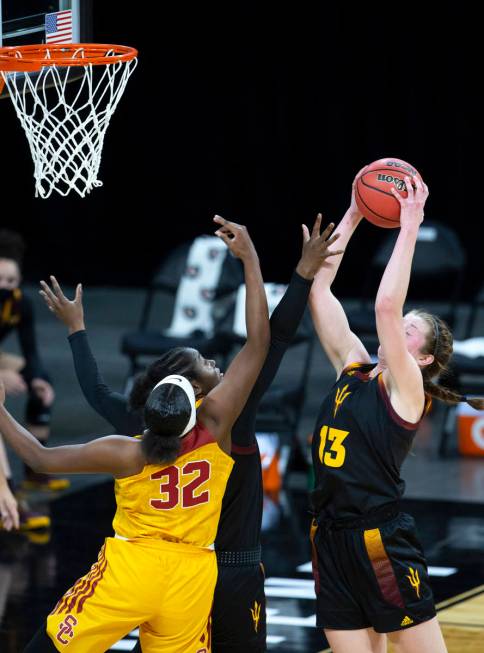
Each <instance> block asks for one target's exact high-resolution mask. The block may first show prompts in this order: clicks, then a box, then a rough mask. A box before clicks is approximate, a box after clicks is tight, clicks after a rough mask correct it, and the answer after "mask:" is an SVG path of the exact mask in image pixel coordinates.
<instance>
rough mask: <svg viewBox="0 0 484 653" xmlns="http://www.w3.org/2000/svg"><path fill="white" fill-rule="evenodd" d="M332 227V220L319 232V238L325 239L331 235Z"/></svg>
mask: <svg viewBox="0 0 484 653" xmlns="http://www.w3.org/2000/svg"><path fill="white" fill-rule="evenodd" d="M333 229H334V222H330V223H329V225H328V226H327V227H326V229H325V230H324V231H323V233H322V234H321V240H326V239H327V238H329V236H330V235H331V232H332V231H333Z"/></svg>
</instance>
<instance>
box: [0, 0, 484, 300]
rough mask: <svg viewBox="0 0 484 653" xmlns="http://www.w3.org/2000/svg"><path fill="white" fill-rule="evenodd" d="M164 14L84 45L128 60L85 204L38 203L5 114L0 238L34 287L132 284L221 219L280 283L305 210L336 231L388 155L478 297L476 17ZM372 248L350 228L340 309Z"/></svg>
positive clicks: (433, 13)
mask: <svg viewBox="0 0 484 653" xmlns="http://www.w3.org/2000/svg"><path fill="white" fill-rule="evenodd" d="M165 4H167V3H147V4H146V3H145V4H139V3H129V4H128V3H118V2H114V0H103V2H96V3H94V8H93V37H94V41H97V42H113V43H122V44H126V45H132V46H135V47H137V48H138V49H139V52H140V54H139V67H138V69H137V70H136V71H135V73H134V74H133V76H132V78H131V80H130V81H129V84H128V87H127V89H126V92H125V96H124V97H123V98H122V100H121V103H120V105H119V107H118V109H117V111H116V113H115V115H114V117H113V120H112V123H111V125H110V127H109V129H108V132H107V136H106V141H105V145H104V154H103V161H102V164H101V172H100V178H101V179H102V180H103V182H104V186H103V187H102V188H99V189H94V190H93V191H92V193H91V196H89V197H87V198H85V199H81V198H78V197H77V196H76V197H74V196H71V197H68V198H62V197H60V196H59V197H52V198H50V199H47V200H42V199H35V198H34V182H33V178H32V162H31V158H30V153H29V150H28V146H27V143H26V140H25V136H24V134H23V132H22V130H21V128H20V125H19V124H18V120H17V118H16V116H15V114H14V112H13V109H12V107H11V105H10V102H9V101H8V100H4V101H2V102H0V124H1V126H2V151H3V165H2V182H1V183H2V187H3V193H2V209H3V210H2V220H1V222H2V224H3V225H4V226H9V227H13V228H16V229H18V230H19V231H21V232H22V233H23V234H24V236H25V237H26V239H27V241H28V244H29V251H28V257H27V261H26V269H25V276H26V278H27V279H28V280H30V281H35V280H37V279H38V278H39V277H45V275H47V274H50V273H55V274H57V275H58V276H59V278H60V279H62V280H63V281H64V282H66V283H74V282H76V281H83V282H84V283H85V284H90V285H96V284H113V285H144V284H145V283H146V282H147V281H148V279H149V277H150V275H151V273H152V271H153V269H154V268H155V267H156V265H157V263H158V262H159V261H160V260H161V259H162V257H163V256H164V255H165V254H166V253H167V252H168V251H169V250H170V249H171V248H172V247H173V246H174V245H176V244H178V243H180V242H182V241H184V240H187V239H190V238H192V237H193V236H195V235H197V234H199V233H201V232H210V231H211V230H212V226H211V217H212V215H213V214H214V213H220V214H221V215H223V216H224V217H226V218H228V219H232V220H235V221H237V222H241V223H245V224H247V225H248V227H249V229H250V232H251V234H252V236H253V238H254V240H255V242H256V245H257V247H258V249H259V252H260V256H261V260H262V265H263V272H264V276H265V278H266V279H267V280H274V281H286V280H287V279H288V277H289V274H290V270H291V268H292V266H293V264H294V263H295V261H296V260H297V257H298V253H299V245H300V226H299V225H300V223H301V222H302V221H305V222H311V221H312V219H313V216H314V215H315V213H316V212H317V211H322V212H323V215H324V217H325V219H326V220H327V221H329V220H333V221H337V220H338V219H339V218H340V217H341V216H342V214H343V212H344V210H345V209H346V206H347V204H348V202H349V197H350V188H351V181H352V179H353V176H354V175H355V174H356V172H357V171H358V170H359V169H360V168H361V167H362V166H363V165H364V164H366V163H368V162H370V161H372V160H374V159H377V158H381V157H383V156H395V157H399V158H402V159H405V160H407V161H409V162H410V163H412V164H413V165H414V166H416V167H417V168H418V170H419V171H420V172H421V174H422V176H423V177H424V179H425V181H426V182H427V183H428V185H429V187H430V191H431V195H430V198H429V201H428V204H427V210H426V216H427V217H428V218H432V219H436V220H440V221H442V222H445V223H446V224H448V225H450V226H452V227H453V228H455V229H456V230H457V232H458V233H459V235H460V237H461V239H462V242H463V244H464V246H465V248H466V250H467V252H468V255H469V265H468V272H467V282H466V296H467V297H471V296H472V294H473V293H474V292H475V290H476V289H477V287H478V285H480V283H481V282H482V264H481V260H482V253H481V252H482V244H481V243H482V238H481V236H480V233H481V231H482V230H481V228H480V221H481V219H482V200H481V197H482V191H481V187H482V183H481V181H480V172H479V161H480V158H481V157H482V154H481V152H482V147H481V145H479V143H480V141H481V140H482V127H481V122H482V118H481V116H480V113H481V109H480V107H481V104H480V103H479V102H478V100H477V98H478V95H479V93H478V90H479V87H480V86H481V83H482V81H481V74H480V67H481V64H482V56H481V55H480V53H478V52H477V51H478V49H479V44H480V40H481V39H482V37H481V36H480V35H479V33H478V30H480V25H479V21H478V20H477V18H476V16H475V15H474V11H475V9H474V8H473V6H472V5H470V4H469V5H468V4H466V3H458V4H457V3H456V4H453V3H452V4H451V3H438V4H435V5H434V4H433V3H429V4H426V5H425V6H424V7H420V6H417V5H415V4H408V5H405V4H402V3H400V4H397V3H391V4H389V3H386V4H384V3H378V4H373V5H371V6H370V7H368V6H365V5H363V4H361V3H359V4H358V8H357V9H355V7H353V6H348V5H345V6H342V7H338V6H337V5H336V4H333V3H317V4H316V3H315V4H311V5H309V4H306V3H292V4H290V5H289V6H287V5H282V3H281V4H270V5H269V4H266V3H262V2H259V3H256V2H245V3H243V4H240V5H238V4H235V5H234V4H226V5H224V6H222V7H221V6H218V5H217V6H216V5H209V4H203V6H201V5H199V4H197V5H192V4H191V3H176V6H175V7H174V6H171V7H170V9H167V8H165V6H164V5H165ZM119 7H121V9H120V8H119ZM474 50H475V51H476V52H477V56H475V52H474ZM383 233H384V232H383V230H381V229H377V228H376V227H373V226H371V225H369V224H367V223H366V222H365V224H363V225H362V226H361V227H360V229H359V232H358V233H357V236H356V237H355V239H354V241H353V242H352V244H351V246H350V252H351V255H350V256H348V259H349V260H346V261H345V266H344V273H343V274H342V275H341V277H340V279H339V281H338V283H339V289H340V292H341V293H342V294H346V295H356V294H357V290H358V288H359V286H360V284H361V277H362V275H361V272H360V270H361V267H362V266H364V265H365V264H366V263H367V261H368V259H369V256H370V255H371V253H372V252H373V250H374V247H375V245H376V243H377V241H378V239H380V238H381V236H382V235H383Z"/></svg>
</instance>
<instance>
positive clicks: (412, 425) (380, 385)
mask: <svg viewBox="0 0 484 653" xmlns="http://www.w3.org/2000/svg"><path fill="white" fill-rule="evenodd" d="M378 389H379V390H380V394H381V396H382V399H383V401H384V402H385V406H386V408H387V410H388V412H389V413H390V417H391V418H392V420H393V421H394V422H396V423H397V424H398V425H399V426H403V428H404V429H407V430H408V431H415V430H416V429H418V427H419V425H420V422H421V421H422V419H423V417H424V415H425V413H426V412H427V410H428V408H427V407H428V400H427V399H426V401H425V406H424V410H423V413H422V417H421V418H420V419H419V420H418V422H407V421H406V420H404V419H403V417H400V415H398V413H397V412H396V411H395V409H394V408H393V406H392V404H391V402H390V397H389V396H388V394H387V389H386V387H385V382H384V381H383V376H382V373H381V372H380V374H379V375H378Z"/></svg>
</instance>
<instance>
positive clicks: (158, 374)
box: [128, 347, 196, 413]
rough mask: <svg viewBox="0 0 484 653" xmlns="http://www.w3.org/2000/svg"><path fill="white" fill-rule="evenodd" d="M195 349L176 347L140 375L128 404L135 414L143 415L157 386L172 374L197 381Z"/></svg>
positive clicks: (134, 384) (135, 381)
mask: <svg viewBox="0 0 484 653" xmlns="http://www.w3.org/2000/svg"><path fill="white" fill-rule="evenodd" d="M193 351H194V350H193V349H189V348H188V347H175V348H174V349H170V350H169V351H167V352H166V353H164V354H163V355H162V356H160V358H157V359H156V360H155V361H154V362H153V363H151V365H148V367H147V368H146V370H145V371H144V372H141V373H140V374H138V376H137V377H136V378H135V380H134V383H133V387H132V389H131V392H130V395H129V399H128V404H129V408H130V410H132V411H133V412H138V413H142V410H143V408H144V405H145V403H146V400H147V399H148V397H149V394H150V392H151V391H152V390H153V388H154V387H155V385H156V384H157V383H158V382H159V381H161V379H164V378H165V376H169V375H170V374H180V375H181V376H184V377H186V378H187V379H188V380H189V381H193V380H195V379H196V376H195V362H196V358H195V356H194V355H193Z"/></svg>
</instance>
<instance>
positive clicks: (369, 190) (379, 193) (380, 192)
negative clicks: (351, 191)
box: [355, 157, 422, 229]
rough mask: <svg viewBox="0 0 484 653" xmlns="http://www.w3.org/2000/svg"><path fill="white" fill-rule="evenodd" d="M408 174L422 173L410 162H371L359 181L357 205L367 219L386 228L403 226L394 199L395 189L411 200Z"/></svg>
mask: <svg viewBox="0 0 484 653" xmlns="http://www.w3.org/2000/svg"><path fill="white" fill-rule="evenodd" d="M405 175H410V176H412V175H416V176H417V177H418V178H419V179H422V177H421V176H420V174H419V172H418V170H416V169H415V168H414V167H413V166H412V165H410V163H407V162H406V161H402V159H396V158H392V157H388V158H385V159H378V161H374V162H373V163H370V165H369V166H367V167H366V168H365V170H364V171H363V172H362V174H361V175H360V176H359V177H358V179H357V180H356V191H355V195H356V203H357V205H358V208H359V209H360V211H361V213H363V215H364V217H365V218H366V219H367V220H369V221H370V222H372V223H373V224H375V225H377V226H378V227H384V228H385V229H393V228H395V227H399V226H400V204H399V203H398V200H397V199H396V198H395V197H393V195H392V191H391V188H395V189H396V190H397V191H398V192H399V193H400V195H402V196H403V197H407V188H406V186H405V180H404V177H405Z"/></svg>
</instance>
